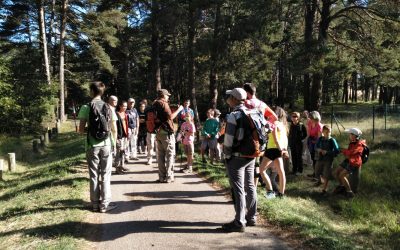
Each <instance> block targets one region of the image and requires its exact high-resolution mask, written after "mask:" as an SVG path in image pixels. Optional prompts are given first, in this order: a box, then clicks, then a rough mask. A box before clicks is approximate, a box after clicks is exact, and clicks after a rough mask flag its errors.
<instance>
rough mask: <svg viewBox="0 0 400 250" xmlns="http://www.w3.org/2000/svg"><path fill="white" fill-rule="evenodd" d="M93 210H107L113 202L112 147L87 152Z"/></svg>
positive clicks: (93, 148)
mask: <svg viewBox="0 0 400 250" xmlns="http://www.w3.org/2000/svg"><path fill="white" fill-rule="evenodd" d="M86 160H87V162H88V166H89V177H90V201H91V202H92V205H93V208H100V209H102V208H106V207H107V206H108V204H109V203H110V200H111V185H110V183H111V182H110V180H111V165H112V154H111V146H103V147H92V148H90V149H88V150H87V152H86Z"/></svg>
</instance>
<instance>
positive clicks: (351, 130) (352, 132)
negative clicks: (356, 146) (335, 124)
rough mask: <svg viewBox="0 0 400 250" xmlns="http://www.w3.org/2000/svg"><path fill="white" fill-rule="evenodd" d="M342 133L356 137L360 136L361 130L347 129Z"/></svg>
mask: <svg viewBox="0 0 400 250" xmlns="http://www.w3.org/2000/svg"><path fill="white" fill-rule="evenodd" d="M344 132H347V133H349V134H353V135H355V136H357V137H359V136H361V135H362V132H361V130H360V129H358V128H349V129H346V130H345V131H344Z"/></svg>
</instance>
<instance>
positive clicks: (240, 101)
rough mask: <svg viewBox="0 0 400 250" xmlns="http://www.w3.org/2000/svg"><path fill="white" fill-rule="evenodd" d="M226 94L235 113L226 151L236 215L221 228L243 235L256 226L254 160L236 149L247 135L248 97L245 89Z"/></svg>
mask: <svg viewBox="0 0 400 250" xmlns="http://www.w3.org/2000/svg"><path fill="white" fill-rule="evenodd" d="M226 94H227V95H228V99H227V101H226V102H227V103H228V105H229V107H230V108H231V109H232V110H233V111H232V112H231V113H230V114H229V115H228V116H227V125H226V130H225V136H224V147H223V150H224V155H225V162H226V168H227V172H228V176H229V181H230V184H231V187H232V190H233V197H234V206H235V212H236V215H235V219H234V220H233V221H232V222H230V223H227V224H224V225H222V229H223V230H224V231H226V232H244V231H245V227H246V226H254V225H255V224H256V211H257V193H256V188H255V186H254V164H255V158H245V157H241V156H240V155H241V154H240V153H241V152H239V147H238V145H237V144H238V143H239V142H240V141H242V140H243V139H244V137H245V135H246V134H247V133H246V131H244V127H243V126H244V123H245V121H248V119H244V118H245V117H243V113H244V112H245V111H246V108H245V106H244V101H245V100H246V96H247V95H246V91H245V90H244V89H242V88H235V89H233V90H228V91H227V92H226ZM246 211H247V213H246Z"/></svg>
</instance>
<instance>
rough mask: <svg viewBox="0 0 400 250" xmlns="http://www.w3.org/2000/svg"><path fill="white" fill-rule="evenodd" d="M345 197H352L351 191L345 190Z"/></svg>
mask: <svg viewBox="0 0 400 250" xmlns="http://www.w3.org/2000/svg"><path fill="white" fill-rule="evenodd" d="M346 197H347V198H354V193H353V191H347V192H346Z"/></svg>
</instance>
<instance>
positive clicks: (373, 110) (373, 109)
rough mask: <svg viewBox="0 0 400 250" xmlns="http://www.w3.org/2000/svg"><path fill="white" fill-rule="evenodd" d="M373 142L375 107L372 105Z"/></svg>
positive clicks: (373, 138) (373, 137)
mask: <svg viewBox="0 0 400 250" xmlns="http://www.w3.org/2000/svg"><path fill="white" fill-rule="evenodd" d="M374 140H375V106H374V105H372V141H374Z"/></svg>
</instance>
